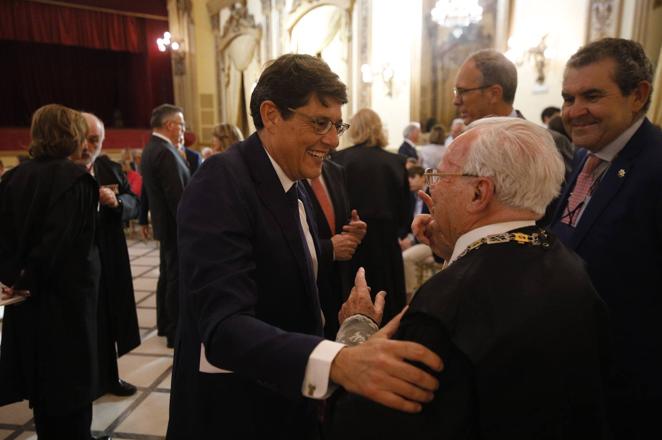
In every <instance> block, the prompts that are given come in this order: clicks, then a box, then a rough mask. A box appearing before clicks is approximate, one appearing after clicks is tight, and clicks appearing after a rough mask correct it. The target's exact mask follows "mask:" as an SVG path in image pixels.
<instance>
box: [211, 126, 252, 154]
mask: <svg viewBox="0 0 662 440" xmlns="http://www.w3.org/2000/svg"><path fill="white" fill-rule="evenodd" d="M243 140H244V136H243V135H242V134H241V130H239V128H237V127H235V126H234V125H232V124H219V125H217V126H216V127H214V131H213V132H212V134H211V148H212V149H213V150H214V153H222V152H224V151H225V150H227V149H228V148H230V145H233V144H236V143H237V142H239V141H243Z"/></svg>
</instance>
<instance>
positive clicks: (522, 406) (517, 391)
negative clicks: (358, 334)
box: [327, 228, 609, 440]
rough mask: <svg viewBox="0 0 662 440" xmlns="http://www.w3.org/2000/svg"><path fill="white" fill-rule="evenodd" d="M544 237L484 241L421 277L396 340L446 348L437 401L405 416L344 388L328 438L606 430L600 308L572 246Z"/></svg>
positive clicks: (451, 439)
mask: <svg viewBox="0 0 662 440" xmlns="http://www.w3.org/2000/svg"><path fill="white" fill-rule="evenodd" d="M520 231H521V232H525V233H531V232H533V231H534V229H533V228H525V229H522V230H520ZM548 242H549V247H543V246H529V245H522V244H517V243H515V242H510V243H505V244H496V245H482V246H481V247H479V248H478V249H476V250H474V251H471V252H469V253H468V254H467V255H465V256H464V257H461V258H459V259H458V260H456V261H455V262H454V263H453V264H451V265H450V266H449V267H448V268H447V269H446V270H444V271H442V272H440V273H438V274H436V275H435V276H434V277H432V278H431V279H430V280H428V282H426V283H425V284H424V285H423V286H422V287H421V288H420V289H419V290H418V292H417V293H416V295H415V296H414V299H413V301H412V303H411V304H410V308H409V310H408V311H407V313H406V314H405V316H404V317H403V320H402V322H401V325H400V328H399V329H398V331H397V333H396V335H395V339H402V340H411V341H416V342H419V343H422V344H423V345H425V346H427V347H428V348H430V349H432V350H433V351H434V352H436V353H437V354H438V355H439V356H441V358H442V359H443V361H444V370H443V371H442V372H441V373H436V375H437V378H438V379H439V390H438V391H437V392H436V393H435V397H434V400H433V401H432V402H430V403H428V404H425V405H424V409H423V411H422V412H421V413H419V414H413V415H412V414H405V413H402V412H398V411H395V410H390V409H387V408H386V407H383V406H380V405H378V404H375V403H373V402H369V401H367V400H365V399H363V398H359V397H357V396H355V395H349V394H341V395H340V396H339V397H338V400H337V402H336V405H335V407H334V408H333V410H332V411H331V413H330V417H329V424H328V425H327V427H328V428H329V430H330V433H331V434H332V435H331V436H330V438H332V439H346V440H350V439H379V440H387V439H398V440H401V439H403V438H407V439H447V440H456V439H503V440H506V439H507V440H516V439H522V440H524V439H526V440H530V439H537V440H539V439H578V440H579V439H582V440H585V439H603V438H609V437H608V436H607V435H606V428H605V422H606V421H605V409H604V404H603V399H604V397H603V383H602V377H603V374H604V373H603V369H605V370H604V371H606V368H605V367H606V365H605V364H606V362H605V355H606V345H607V334H608V330H607V316H606V308H605V305H604V303H603V302H602V301H601V300H600V299H599V297H598V295H597V293H596V291H595V289H594V288H593V286H592V284H591V281H590V279H589V277H588V274H587V273H586V271H585V269H584V266H583V263H582V261H581V260H580V259H579V257H577V255H575V254H574V253H572V252H571V251H569V250H568V249H567V248H566V247H565V246H563V245H562V244H561V242H560V241H558V240H557V239H556V238H554V237H551V236H550V237H549V241H548ZM560 275H562V276H560Z"/></svg>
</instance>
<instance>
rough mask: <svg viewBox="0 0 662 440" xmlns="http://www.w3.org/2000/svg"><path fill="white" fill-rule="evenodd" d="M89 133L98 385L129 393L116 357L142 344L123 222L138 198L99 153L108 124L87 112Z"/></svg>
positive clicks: (86, 151) (86, 154)
mask: <svg viewBox="0 0 662 440" xmlns="http://www.w3.org/2000/svg"><path fill="white" fill-rule="evenodd" d="M82 115H83V117H84V118H85V122H87V127H88V131H87V138H86V142H85V144H84V146H83V150H82V154H81V156H82V157H81V160H79V161H77V163H79V164H80V165H83V166H85V168H86V169H87V170H88V172H90V174H92V176H93V177H94V178H95V179H96V181H97V182H98V183H99V204H100V208H99V214H98V217H97V224H96V226H97V228H96V237H97V245H98V247H99V258H100V260H101V279H100V282H99V308H98V316H97V322H98V327H99V329H98V332H99V333H98V339H99V389H100V391H101V393H105V392H110V393H112V394H115V395H117V396H130V395H132V394H134V393H135V392H136V387H135V386H134V385H132V384H130V383H128V382H125V381H123V380H121V379H120V378H119V375H118V370H117V358H118V357H119V356H122V355H124V354H126V353H128V352H129V351H131V350H133V349H134V348H136V347H137V346H138V345H140V331H139V330H138V316H137V314H136V302H135V298H134V293H133V277H132V276H131V265H130V263H129V251H128V249H127V247H126V239H125V237H124V223H125V222H127V221H128V220H129V219H131V218H135V217H137V215H138V197H136V195H135V194H133V193H132V192H131V188H130V187H129V181H128V180H127V178H126V175H125V174H124V171H122V166H121V165H120V164H118V163H117V162H113V161H112V160H110V158H109V157H108V156H105V155H104V156H100V153H101V148H102V146H103V140H104V137H105V129H104V126H103V122H101V120H100V119H99V118H97V117H96V116H95V115H93V114H91V113H83V114H82Z"/></svg>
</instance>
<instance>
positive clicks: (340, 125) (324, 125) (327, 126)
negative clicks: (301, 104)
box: [287, 107, 349, 137]
mask: <svg viewBox="0 0 662 440" xmlns="http://www.w3.org/2000/svg"><path fill="white" fill-rule="evenodd" d="M287 109H288V110H289V111H291V112H292V113H295V114H297V115H299V116H301V117H302V118H304V119H306V120H307V121H308V122H309V123H310V125H311V126H312V127H313V130H315V133H317V134H320V135H321V134H327V133H328V132H329V130H331V127H336V133H338V137H340V136H342V135H343V133H345V132H346V131H347V129H348V128H349V124H346V123H344V122H342V121H339V122H333V121H332V120H331V119H329V118H313V117H311V116H308V115H307V114H305V113H302V112H300V111H297V110H294V109H293V108H290V107H288V108H287Z"/></svg>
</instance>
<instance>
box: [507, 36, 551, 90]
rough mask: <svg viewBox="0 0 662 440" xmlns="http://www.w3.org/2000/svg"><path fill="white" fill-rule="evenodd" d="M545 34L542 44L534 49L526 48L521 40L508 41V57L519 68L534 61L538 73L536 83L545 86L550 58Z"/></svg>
mask: <svg viewBox="0 0 662 440" xmlns="http://www.w3.org/2000/svg"><path fill="white" fill-rule="evenodd" d="M547 35H549V34H545V35H543V36H542V37H541V38H540V42H539V43H538V44H537V45H536V46H533V47H529V48H526V43H524V40H523V39H521V38H516V37H511V38H510V39H509V40H508V51H507V52H506V54H505V55H506V57H508V59H510V61H512V62H513V63H515V64H516V65H517V66H521V65H522V64H524V62H525V61H527V60H528V61H532V62H533V67H534V69H535V71H536V83H537V84H539V85H541V86H542V85H543V84H544V83H545V69H546V67H547V65H548V60H549V58H550V53H549V48H548V47H547V43H546V41H545V40H546V39H547Z"/></svg>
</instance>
